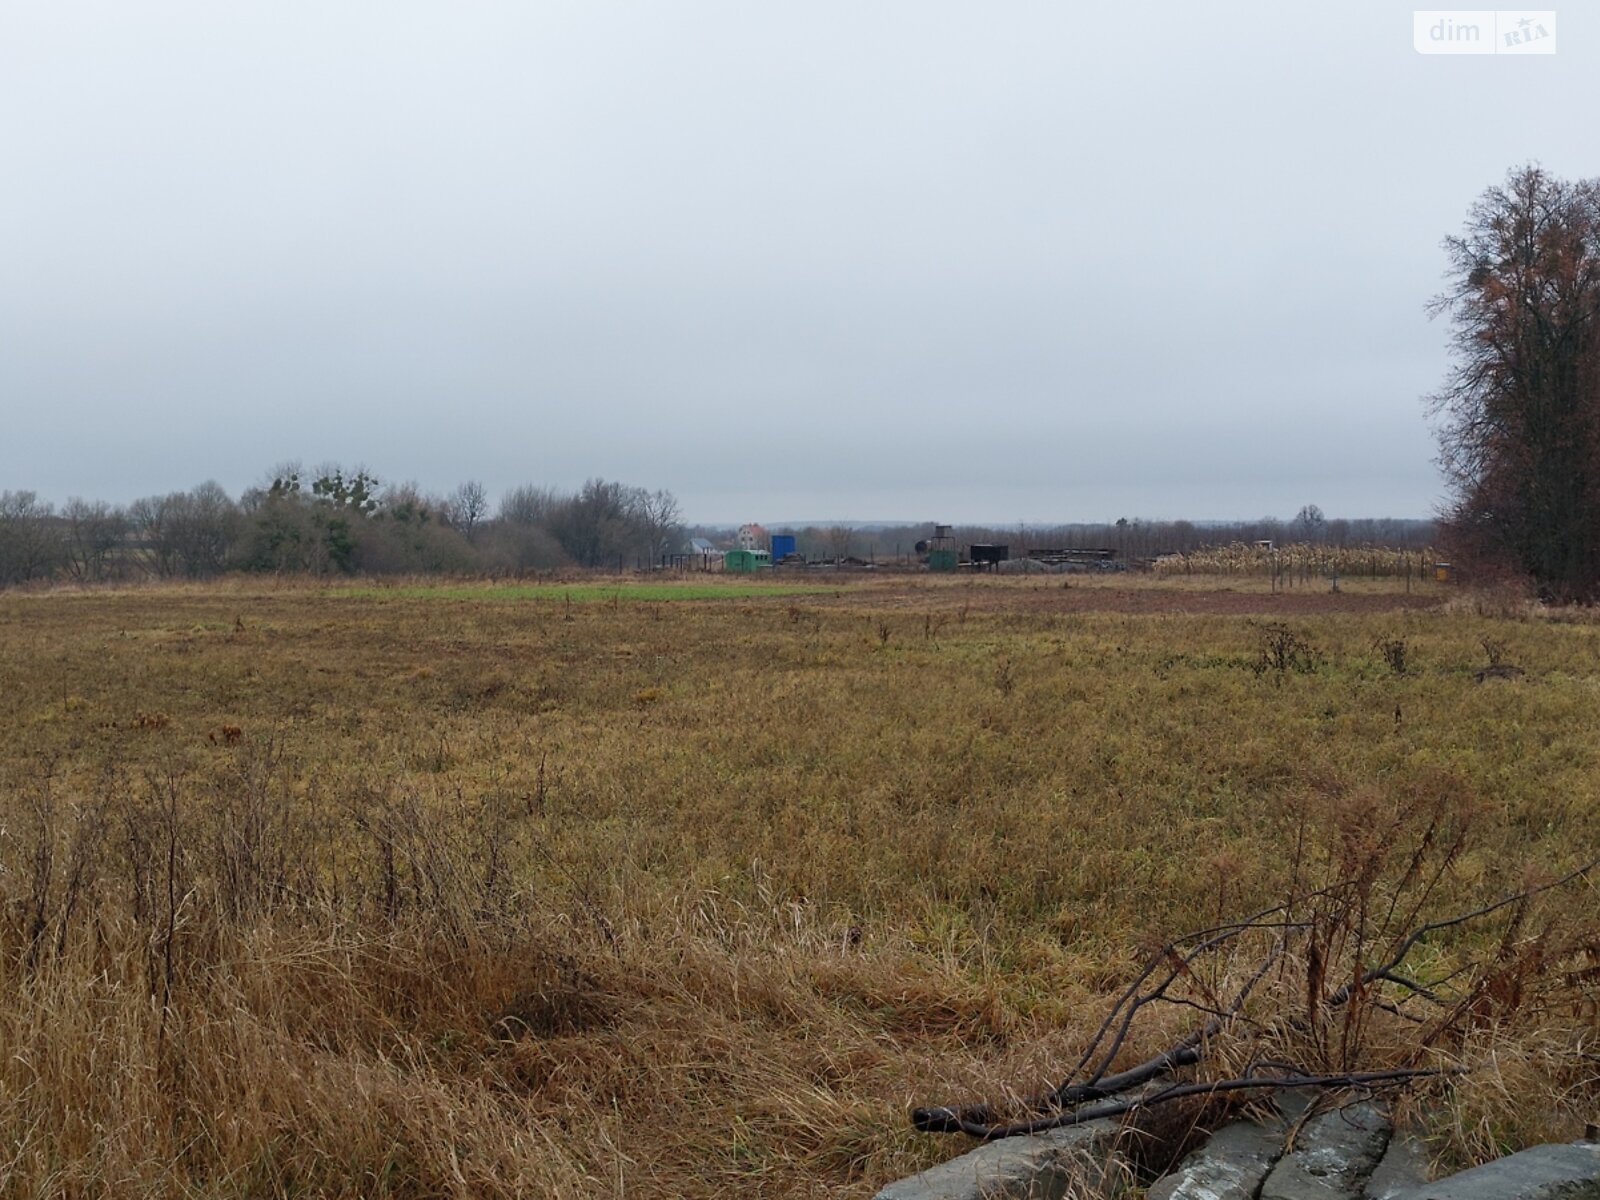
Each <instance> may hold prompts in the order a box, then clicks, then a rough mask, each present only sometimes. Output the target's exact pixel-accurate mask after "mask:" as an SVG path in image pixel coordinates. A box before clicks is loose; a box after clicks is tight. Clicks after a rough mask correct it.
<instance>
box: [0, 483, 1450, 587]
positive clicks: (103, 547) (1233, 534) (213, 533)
mask: <svg viewBox="0 0 1600 1200" xmlns="http://www.w3.org/2000/svg"><path fill="white" fill-rule="evenodd" d="M932 528H933V526H932V524H931V523H930V524H929V525H927V526H919V525H913V526H906V525H881V526H860V525H842V524H836V525H827V526H822V525H809V526H775V527H774V528H773V529H772V530H771V532H773V533H790V534H793V535H794V536H795V538H796V543H797V549H798V551H799V553H800V554H801V555H802V556H803V557H804V558H806V559H807V560H808V561H813V562H815V561H833V562H838V561H852V560H853V561H879V562H884V561H894V560H896V559H899V560H910V559H911V558H912V557H913V556H914V546H915V544H916V542H917V541H918V540H919V539H921V538H924V537H926V536H928V534H929V533H930V532H931V531H932ZM955 532H956V536H957V538H958V540H959V541H960V542H961V544H962V545H967V544H970V543H973V542H1001V543H1005V544H1007V545H1009V546H1010V547H1011V551H1012V553H1013V554H1014V555H1016V556H1019V557H1020V556H1021V555H1022V554H1024V553H1026V552H1027V551H1029V550H1037V549H1044V548H1060V547H1067V546H1075V547H1086V546H1094V547H1108V548H1112V549H1114V550H1116V552H1117V553H1118V554H1119V555H1120V556H1122V557H1124V558H1126V559H1130V560H1133V559H1145V558H1152V557H1155V556H1156V555H1159V554H1163V553H1188V552H1191V551H1194V550H1198V549H1202V548H1204V547H1207V546H1215V545H1225V544H1229V543H1233V542H1241V541H1244V542H1248V541H1258V540H1265V539H1271V540H1274V541H1287V540H1297V541H1309V542H1318V543H1326V544H1329V545H1337V546H1345V545H1385V546H1391V547H1394V548H1397V549H1398V548H1414V549H1420V548H1421V547H1423V546H1425V545H1427V544H1429V541H1430V539H1431V537H1432V535H1433V525H1432V523H1431V522H1427V521H1404V520H1393V519H1381V520H1345V519H1337V518H1336V519H1332V520H1329V519H1326V518H1324V516H1323V514H1322V512H1321V510H1320V509H1318V508H1317V507H1316V506H1315V505H1307V506H1306V507H1305V508H1303V509H1301V511H1300V513H1299V514H1298V515H1297V516H1296V517H1295V518H1294V519H1293V520H1289V521H1280V520H1277V519H1274V518H1270V517H1269V518H1262V519H1260V520H1257V521H1241V522H1235V523H1228V524H1220V523H1205V524H1199V523H1195V522H1191V521H1182V520H1179V521H1147V520H1140V519H1133V520H1128V519H1121V520H1118V521H1116V522H1108V523H1103V524H1082V523H1080V524H1066V523H1062V524H1057V525H1041V524H1034V525H1019V526H1014V527H1010V528H1005V527H995V526H983V525H964V526H958V527H957V528H956V531H955ZM691 534H695V535H701V536H704V537H707V538H708V539H709V540H711V541H712V542H713V543H714V544H717V545H728V544H731V542H732V540H733V537H734V534H735V530H734V528H733V527H731V526H705V525H699V526H693V527H689V526H686V524H685V523H684V521H683V519H682V515H681V511H680V508H679V504H678V501H677V499H676V497H674V496H673V494H672V493H671V492H669V491H666V490H661V489H657V490H650V489H646V488H642V487H634V486H630V485H627V484H623V483H617V482H613V481H608V480H605V479H601V478H594V479H590V480H589V481H588V482H587V483H585V484H584V485H583V486H582V487H581V488H579V489H577V490H576V491H572V492H567V491H562V490H560V489H556V488H549V487H540V486H535V485H531V484H530V485H523V486H520V487H515V488H512V489H511V490H510V491H508V492H506V493H505V495H503V496H502V497H501V498H500V500H499V502H498V504H494V505H491V502H490V500H489V497H488V494H487V491H486V490H485V488H484V487H483V485H482V484H480V483H477V482H472V481H469V482H467V483H463V484H461V485H460V486H459V487H457V488H455V489H454V490H453V491H451V492H450V493H449V494H448V495H444V496H436V495H429V494H427V493H425V492H423V490H422V489H421V488H419V487H418V486H417V485H416V484H413V483H385V482H383V481H382V480H380V479H379V477H378V476H376V475H375V474H373V473H372V472H371V471H368V470H367V469H365V468H346V467H342V466H335V465H330V466H324V467H321V468H318V469H316V470H314V471H304V470H302V469H301V468H300V467H299V466H298V465H294V464H289V465H285V466H283V467H280V468H278V469H276V470H274V471H273V472H271V473H270V474H269V476H268V477H267V479H266V480H265V481H264V482H263V483H261V484H260V485H258V486H256V487H252V488H248V489H246V490H245V491H244V492H243V493H242V494H240V495H239V496H238V497H234V496H231V495H230V494H229V493H228V492H227V491H226V490H225V489H224V488H222V487H221V486H220V485H219V484H217V483H214V482H207V483H203V484H200V485H199V486H198V487H195V488H192V489H190V490H188V491H178V492H169V493H166V494H163V495H154V496H146V497H143V498H141V499H139V500H135V501H134V502H133V503H131V504H127V505H115V504H109V503H107V502H105V501H99V500H85V499H81V498H73V499H71V500H69V501H67V503H66V504H64V505H61V506H60V507H59V508H58V507H56V506H54V505H52V504H51V503H49V502H48V501H46V500H43V499H41V498H40V497H38V496H37V495H36V494H35V493H33V492H29V491H20V490H18V491H4V492H0V586H5V585H17V584H25V583H29V582H34V581H41V580H66V581H72V582H77V583H99V582H107V581H118V580H128V579H141V578H155V579H205V578H211V577H215V576H218V575H222V574H226V573H228V572H270V573H277V574H283V573H288V574H309V575H355V574H364V575H386V574H493V575H518V574H527V573H536V572H541V571H552V570H559V569H563V568H590V569H609V570H626V569H637V568H649V567H659V566H664V565H672V564H674V563H677V564H680V565H701V562H702V560H701V559H700V558H699V557H698V556H694V555H690V554H686V553H685V551H686V550H687V547H686V540H687V538H688V537H689V536H690V535H691Z"/></svg>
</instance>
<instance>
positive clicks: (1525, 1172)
mask: <svg viewBox="0 0 1600 1200" xmlns="http://www.w3.org/2000/svg"><path fill="white" fill-rule="evenodd" d="M1396 1200H1600V1144H1597V1143H1595V1142H1577V1143H1574V1144H1572V1145H1556V1146H1535V1147H1533V1148H1532V1149H1531V1150H1523V1151H1522V1152H1521V1153H1518V1154H1508V1155H1506V1156H1505V1157H1504V1158H1497V1159H1495V1160H1494V1162H1491V1163H1485V1164H1484V1165H1483V1166H1481V1167H1473V1168H1472V1169H1471V1170H1470V1171H1463V1172H1461V1174H1459V1175H1452V1176H1450V1177H1449V1178H1448V1179H1439V1180H1436V1181H1434V1182H1433V1183H1429V1184H1424V1185H1423V1186H1421V1187H1418V1188H1413V1189H1411V1190H1410V1191H1407V1192H1402V1193H1400V1195H1399V1197H1397V1198H1396Z"/></svg>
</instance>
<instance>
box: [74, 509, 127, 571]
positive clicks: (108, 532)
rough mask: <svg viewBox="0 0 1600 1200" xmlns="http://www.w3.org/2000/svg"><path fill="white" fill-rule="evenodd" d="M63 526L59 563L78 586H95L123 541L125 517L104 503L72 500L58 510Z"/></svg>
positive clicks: (125, 529)
mask: <svg viewBox="0 0 1600 1200" xmlns="http://www.w3.org/2000/svg"><path fill="white" fill-rule="evenodd" d="M61 516H62V519H63V521H64V522H65V523H66V538H65V544H64V555H63V561H64V563H65V565H66V569H67V573H68V574H69V575H71V576H72V578H74V579H76V580H78V582H80V583H96V582H98V581H100V580H102V579H105V578H106V577H107V575H108V574H109V573H110V569H111V567H112V565H113V561H114V556H115V555H116V553H117V551H118V550H120V549H121V548H122V546H123V543H124V542H125V541H126V539H127V534H128V529H129V521H128V515H127V513H125V512H123V511H122V509H120V508H113V507H111V506H110V505H109V504H107V503H106V502H105V501H104V500H96V501H94V502H93V503H91V502H90V501H88V500H83V499H79V498H78V497H76V496H75V497H73V498H72V499H71V500H68V501H67V505H66V507H65V508H63V509H62V510H61Z"/></svg>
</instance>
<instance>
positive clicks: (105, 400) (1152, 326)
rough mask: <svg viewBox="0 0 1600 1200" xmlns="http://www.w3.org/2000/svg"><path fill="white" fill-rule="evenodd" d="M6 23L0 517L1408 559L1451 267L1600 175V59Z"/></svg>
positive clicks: (772, 15) (907, 3)
mask: <svg viewBox="0 0 1600 1200" xmlns="http://www.w3.org/2000/svg"><path fill="white" fill-rule="evenodd" d="M1411 12H1412V8H1411V6H1410V5H1401V4H1397V3H1388V2H1375V0H1356V2H1352V3H1340V4H1331V3H1329V4H1319V3H1286V2H1285V0H1272V2H1271V3H1266V2H1256V3H1243V4H1236V5H1228V6H1225V7H1224V6H1217V5H1205V4H1195V3H1192V2H1188V3H1152V2H1149V0H1135V2H1134V3H1118V4H1105V5H1098V6H1087V5H1071V4H1067V3H1064V2H1062V0H1050V2H1041V3H1035V2H1024V0H999V2H996V3H981V4H980V3H977V2H976V0H966V2H963V3H949V2H946V0H804V2H800V0H726V2H722V0H719V2H714V3H713V2H706V0H652V2H649V3H646V2H644V0H631V2H627V3H617V2H612V0H559V2H556V0H523V2H520V3H492V2H474V3H463V2H459V0H457V2H450V3H447V2H445V0H435V2H432V3H417V2H413V0H270V2H269V0H226V2H225V3H219V2H218V0H193V2H188V3H173V2H155V0H99V2H93V3H85V2H80V0H0V418H3V426H0V488H5V487H10V488H18V487H22V488H32V489H35V490H37V491H39V492H41V493H42V494H44V495H46V496H48V497H50V498H51V499H54V500H58V501H59V500H63V499H65V498H66V497H68V496H69V495H73V494H82V495H87V496H95V497H101V498H106V499H113V500H128V499H131V498H133V497H135V496H138V495H141V494H145V493H150V492H156V491H166V490H171V489H174V488H178V487H186V486H190V485H192V484H194V483H197V482H199V481H201V480H202V479H205V478H207V477H214V478H216V479H217V480H218V481H220V482H221V483H222V484H224V486H226V487H228V488H229V489H230V490H232V491H237V490H239V489H240V488H242V487H244V486H246V485H248V484H251V483H254V482H257V481H258V480H259V479H260V477H261V476H262V474H263V473H264V472H265V471H266V470H267V469H268V468H269V467H270V466H272V465H273V464H274V463H277V462H279V461H282V460H284V459H287V458H299V459H303V460H305V461H306V462H307V463H308V464H314V463H317V462H321V461H325V460H339V461H344V462H361V463H365V464H367V465H368V466H370V467H371V468H373V469H374V470H376V471H377V472H378V473H379V474H380V475H382V476H384V477H385V478H391V479H415V480H417V481H419V482H420V483H421V484H422V485H423V486H424V487H426V488H430V489H438V490H441V491H442V490H445V489H448V488H449V487H451V486H453V485H454V484H456V483H458V482H460V481H461V480H463V479H466V478H469V477H476V478H479V479H482V480H483V481H484V483H485V484H486V485H488V487H489V489H490V491H491V492H492V493H494V494H498V493H499V492H500V491H502V490H503V489H505V488H506V487H509V486H511V485H513V484H516V483H519V482H535V483H542V484H552V485H556V486H564V487H571V486H575V485H577V484H580V483H581V482H582V481H583V479H584V478H585V477H587V476H590V475H603V476H605V477H607V478H616V479H621V480H624V481H626V482H629V483H636V484H643V485H648V486H651V487H666V488H670V489H672V490H673V491H674V492H676V493H677V494H678V496H679V497H680V499H681V500H682V501H683V504H684V508H685V512H686V515H687V516H688V517H689V518H691V519H694V520H705V521H739V520H766V521H774V520H784V519H827V518H841V519H842V518H858V519H869V518H870V519H888V518H904V519H926V520H933V519H938V520H946V521H978V520H988V521H996V522H1011V521H1016V520H1028V521H1078V520H1084V521H1092V520H1101V519H1114V518H1116V517H1118V516H1121V515H1129V516H1133V515H1143V516H1150V517H1184V516H1186V517H1194V518H1220V517H1235V516H1237V517H1255V516H1261V515H1264V514H1278V515H1284V516H1287V515H1292V514H1293V512H1294V511H1295V510H1296V509H1297V508H1298V507H1299V506H1300V505H1301V504H1303V503H1307V502H1314V503H1317V504H1319V505H1321V506H1322V507H1323V508H1324V509H1325V510H1326V511H1327V512H1328V513H1329V514H1330V515H1335V514H1337V515H1348V516H1366V515H1397V516H1426V515H1428V514H1429V513H1430V512H1431V510H1432V507H1433V505H1434V503H1435V502H1436V500H1437V498H1438V496H1439V482H1438V477H1437V474H1436V472H1435V469H1434V467H1433V465H1432V456H1433V445H1432V438H1431V435H1430V432H1429V428H1428V424H1427V421H1426V418H1425V413H1424V410H1423V406H1422V404H1421V402H1420V397H1421V396H1422V395H1423V394H1424V393H1426V392H1427V391H1429V390H1431V389H1432V388H1433V387H1434V385H1435V384H1436V383H1437V381H1438V380H1439V378H1440V377H1441V374H1442V372H1443V370H1444V367H1445V362H1446V358H1445V334H1446V329H1445V327H1444V326H1443V325H1442V324H1440V323H1437V322H1430V321H1428V319H1427V317H1426V315H1425V313H1424V304H1425V302H1426V301H1427V299H1428V297H1429V296H1430V295H1431V294H1432V293H1433V292H1434V291H1436V290H1437V289H1438V287H1439V285H1440V272H1441V269H1442V266H1443V258H1442V255H1441V253H1440V251H1439V249H1438V243H1439V240H1440V238H1441V237H1443V236H1444V235H1445V234H1447V233H1450V232H1453V231H1454V230H1455V229H1457V228H1458V227H1459V225H1460V224H1461V221H1462V219H1463V217H1464V215H1465V211H1466V208H1467V206H1468V205H1469V203H1470V202H1471V201H1472V199H1473V198H1474V197H1475V196H1476V195H1477V194H1478V193H1479V192H1480V191H1481V190H1482V189H1483V188H1484V187H1485V186H1487V185H1489V184H1491V183H1495V182H1497V181H1498V180H1499V179H1500V178H1501V177H1502V176H1503V174H1504V173H1505V171H1506V170H1507V168H1509V167H1511V166H1513V165H1516V164H1520V163H1522V162H1525V161H1528V160H1530V159H1532V160H1538V161H1540V162H1542V163H1543V164H1544V165H1545V166H1547V167H1548V168H1550V169H1551V170H1553V171H1555V172H1556V173H1558V174H1562V175H1569V176H1588V175H1595V174H1600V137H1597V135H1596V133H1595V125H1594V119H1595V112H1596V109H1597V100H1600V84H1597V80H1600V20H1597V19H1596V18H1597V17H1600V7H1597V6H1596V5H1594V4H1593V3H1592V2H1589V3H1587V4H1586V7H1585V8H1581V9H1580V8H1577V7H1571V8H1568V9H1563V10H1560V14H1559V15H1560V28H1559V39H1560V41H1559V47H1560V49H1559V53H1557V54H1556V55H1554V56H1543V57H1521V58H1512V57H1505V56H1466V57H1429V56H1422V55H1419V54H1417V53H1416V52H1415V51H1414V50H1413V48H1412V41H1411V32H1412V31H1411V25H1412V17H1411Z"/></svg>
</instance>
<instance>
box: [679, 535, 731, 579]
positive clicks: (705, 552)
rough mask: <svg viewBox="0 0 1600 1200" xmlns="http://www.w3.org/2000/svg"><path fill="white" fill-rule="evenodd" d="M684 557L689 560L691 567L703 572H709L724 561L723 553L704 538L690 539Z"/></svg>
mask: <svg viewBox="0 0 1600 1200" xmlns="http://www.w3.org/2000/svg"><path fill="white" fill-rule="evenodd" d="M684 555H685V557H687V558H688V560H689V564H688V565H689V566H691V567H694V568H695V569H697V570H701V571H709V570H711V568H712V567H713V566H716V565H718V564H720V563H721V561H722V551H720V550H718V549H717V548H716V546H714V545H713V544H712V543H711V542H710V541H709V540H708V539H706V538H702V537H697V538H690V539H689V543H688V545H687V546H685V547H684Z"/></svg>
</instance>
